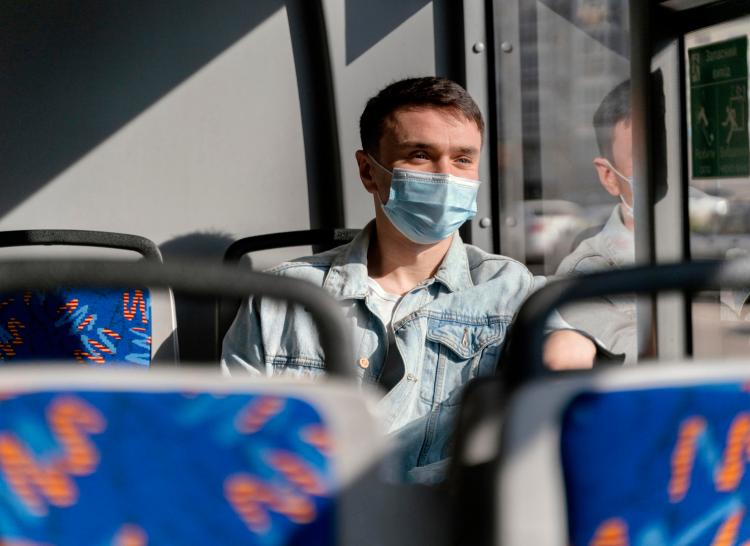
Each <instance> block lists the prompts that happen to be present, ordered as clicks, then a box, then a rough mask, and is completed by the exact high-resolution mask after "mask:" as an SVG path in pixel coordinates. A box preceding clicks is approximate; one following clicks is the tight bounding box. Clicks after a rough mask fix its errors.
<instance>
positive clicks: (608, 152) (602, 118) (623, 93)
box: [594, 80, 631, 161]
mask: <svg viewBox="0 0 750 546" xmlns="http://www.w3.org/2000/svg"><path fill="white" fill-rule="evenodd" d="M630 117H631V110H630V80H625V81H624V82H622V83H620V84H618V85H617V87H615V88H614V89H612V91H610V92H609V93H607V96H606V97H604V100H602V103H601V104H600V105H599V108H597V109H596V112H595V113H594V131H595V132H596V143H597V144H598V145H599V153H600V154H601V156H602V157H606V158H607V159H609V160H610V161H614V157H613V156H612V140H613V138H614V130H615V125H617V124H618V123H620V122H621V121H629V120H630Z"/></svg>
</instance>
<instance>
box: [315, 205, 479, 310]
mask: <svg viewBox="0 0 750 546" xmlns="http://www.w3.org/2000/svg"><path fill="white" fill-rule="evenodd" d="M373 229H375V221H374V220H373V221H371V222H370V223H369V224H367V226H365V228H364V229H363V230H362V231H361V232H359V234H357V236H356V237H355V238H354V240H353V241H352V242H351V243H349V244H348V245H346V246H344V247H342V248H341V250H340V251H339V253H338V254H337V255H336V256H335V257H334V259H333V261H332V262H331V268H330V269H329V271H328V274H327V275H326V278H325V281H324V283H323V287H324V288H325V289H326V290H328V291H329V292H330V293H331V294H332V295H333V296H334V297H335V298H337V299H364V298H365V296H366V295H367V290H368V289H367V276H368V275H367V249H368V248H369V246H370V234H371V232H372V230H373ZM435 280H436V281H439V282H441V283H442V284H443V285H445V287H446V288H447V289H448V290H449V291H451V292H457V291H459V290H463V289H465V288H469V287H471V286H474V282H473V281H472V279H471V272H470V270H469V260H468V257H467V256H466V249H465V248H464V243H463V241H461V237H460V236H459V235H458V233H455V234H454V235H453V240H452V241H451V245H450V247H449V248H448V252H447V253H446V255H445V258H443V261H442V263H441V264H440V267H439V268H438V270H437V272H436V273H435Z"/></svg>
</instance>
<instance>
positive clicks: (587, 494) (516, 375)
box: [452, 260, 750, 546]
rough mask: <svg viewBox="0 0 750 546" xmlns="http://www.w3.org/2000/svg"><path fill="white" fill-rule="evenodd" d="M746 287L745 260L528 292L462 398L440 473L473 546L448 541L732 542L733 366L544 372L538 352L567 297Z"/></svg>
mask: <svg viewBox="0 0 750 546" xmlns="http://www.w3.org/2000/svg"><path fill="white" fill-rule="evenodd" d="M748 279H750V261H748V260H744V261H743V260H737V261H730V262H720V261H708V260H707V261H702V262H685V263H676V264H663V265H658V266H639V267H630V268H625V269H619V270H617V271H610V272H606V273H596V274H590V275H585V276H580V277H577V278H575V279H564V280H558V281H554V282H551V283H549V284H548V285H546V286H545V287H543V288H542V289H541V290H539V291H537V292H535V293H534V294H532V295H531V296H530V297H529V298H528V300H527V301H526V302H525V303H524V304H523V306H522V308H521V309H520V310H519V312H518V313H517V315H516V318H515V322H514V326H513V330H512V332H511V334H510V336H509V337H510V339H509V340H508V342H507V345H506V348H509V351H508V353H507V354H505V355H504V358H505V360H503V366H502V367H501V369H500V370H499V375H498V376H496V377H491V378H485V379H483V380H480V381H477V382H476V383H474V384H473V385H469V387H468V388H467V392H466V393H465V397H464V400H463V406H462V413H461V415H460V417H459V425H458V429H457V440H456V446H457V448H456V456H455V465H454V469H453V476H452V479H453V484H454V486H455V487H456V488H457V490H458V491H459V494H458V495H457V498H458V503H457V505H456V506H457V507H458V508H457V510H460V512H461V513H460V515H459V516H458V521H459V523H458V525H457V528H458V529H460V530H461V531H466V535H467V536H468V534H469V533H472V532H474V533H475V535H474V537H473V538H476V536H480V537H481V538H482V539H483V540H476V541H472V540H467V541H465V542H460V543H461V544H502V545H504V546H505V545H526V544H535V545H540V546H542V545H544V546H546V545H550V546H551V545H559V546H563V545H567V544H573V545H576V546H626V545H631V544H632V545H634V546H638V545H646V544H690V545H699V544H700V545H703V544H705V545H707V546H708V545H717V544H727V545H729V544H745V543H746V542H747V541H748V540H749V539H750V520H749V519H746V518H745V506H746V505H747V502H748V501H747V499H748V496H749V495H750V482H749V481H748V480H747V479H746V477H745V465H746V464H747V463H748V462H750V456H749V454H750V397H748V392H750V387H749V386H750V369H748V367H747V364H746V362H742V361H737V362H734V363H731V362H726V361H724V362H716V361H712V360H703V361H701V362H700V363H699V362H696V361H692V362H690V364H689V365H686V363H685V362H684V361H675V362H673V363H671V364H669V363H661V362H660V363H659V365H658V366H655V365H640V366H634V367H625V368H612V367H601V368H598V369H595V370H593V371H584V372H582V371H578V372H575V373H572V374H571V373H552V372H549V371H548V370H546V369H545V367H544V365H543V361H542V346H543V340H544V325H545V323H546V319H547V318H548V317H549V315H550V313H551V311H552V310H554V309H556V308H558V307H560V306H561V305H564V304H566V303H569V302H571V301H575V300H578V299H586V298H590V297H599V296H602V295H608V294H614V295H616V294H622V293H631V292H641V293H643V292H646V293H658V292H661V291H674V290H685V291H688V292H694V291H698V290H703V289H711V290H717V289H719V288H721V287H726V288H731V289H743V288H744V287H746V286H747V284H748ZM487 484H491V485H489V486H488V485H487ZM474 529H476V530H475V531H473V530H474ZM457 536H461V532H459V533H457Z"/></svg>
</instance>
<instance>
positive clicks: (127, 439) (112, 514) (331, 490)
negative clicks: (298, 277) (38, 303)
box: [0, 366, 388, 546]
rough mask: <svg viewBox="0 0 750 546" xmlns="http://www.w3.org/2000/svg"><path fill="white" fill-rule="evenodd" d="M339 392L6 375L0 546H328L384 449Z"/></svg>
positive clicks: (126, 377) (123, 372) (176, 379)
mask: <svg viewBox="0 0 750 546" xmlns="http://www.w3.org/2000/svg"><path fill="white" fill-rule="evenodd" d="M375 402H376V398H375V397H374V396H373V395H372V394H371V393H369V392H368V391H366V390H365V391H364V392H363V391H362V390H360V389H359V388H356V387H353V386H351V385H350V384H347V383H346V382H343V381H339V382H336V381H332V380H329V381H326V382H320V383H317V384H315V385H310V384H301V383H299V382H283V381H278V380H275V381H274V380H269V379H262V378H254V379H252V380H233V381H227V380H226V379H224V378H222V377H220V376H218V375H217V374H215V373H209V372H207V371H201V370H195V371H191V372H189V373H188V372H185V371H181V372H177V371H176V370H153V371H152V372H150V373H149V374H147V375H145V374H141V373H137V372H136V371H134V370H128V369H119V370H109V371H108V372H103V373H101V374H94V375H92V374H90V373H86V371H85V370H83V369H76V368H73V369H68V370H64V371H63V370H62V369H61V368H52V369H38V368H34V367H31V366H27V367H23V368H12V369H9V368H6V369H3V370H2V372H0V543H2V544H32V543H33V544H55V545H57V546H68V545H69V546H79V545H81V544H107V545H117V546H125V545H142V546H145V545H146V544H171V545H175V546H178V545H187V544H227V545H229V544H255V545H292V544H299V545H301V544H310V545H316V544H317V545H328V544H334V543H337V537H340V536H342V533H344V532H345V531H344V527H345V525H344V523H343V521H342V519H343V518H344V517H345V516H344V514H345V513H346V507H345V506H342V501H341V498H342V495H343V492H344V490H346V489H349V488H353V487H355V484H356V482H357V481H359V480H362V479H365V477H366V476H367V475H368V473H370V472H372V471H373V468H375V467H377V465H378V464H379V463H378V461H380V460H381V459H382V457H383V454H384V453H385V452H386V450H387V447H388V446H387V441H386V438H385V436H384V435H382V434H381V433H380V430H379V428H378V426H377V423H376V421H375V420H374V418H373V416H372V415H371V414H370V411H369V410H368V404H370V405H372V404H374V403H375Z"/></svg>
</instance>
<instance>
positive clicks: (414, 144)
mask: <svg viewBox="0 0 750 546" xmlns="http://www.w3.org/2000/svg"><path fill="white" fill-rule="evenodd" d="M398 147H399V148H416V149H419V150H429V149H432V148H435V146H434V145H432V144H427V143H426V142H419V141H413V140H405V141H403V142H399V143H398ZM452 151H454V152H459V153H462V154H469V155H476V154H478V153H479V148H476V147H474V146H460V147H458V148H453V149H452Z"/></svg>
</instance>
